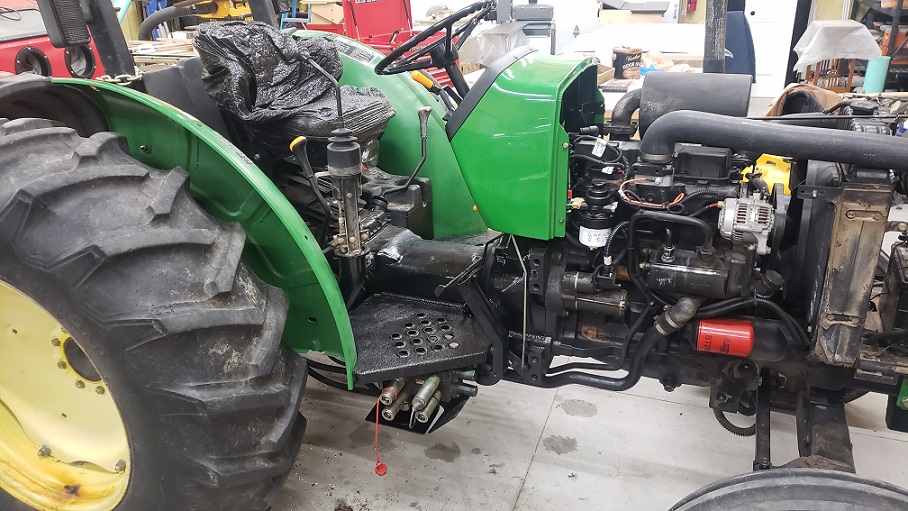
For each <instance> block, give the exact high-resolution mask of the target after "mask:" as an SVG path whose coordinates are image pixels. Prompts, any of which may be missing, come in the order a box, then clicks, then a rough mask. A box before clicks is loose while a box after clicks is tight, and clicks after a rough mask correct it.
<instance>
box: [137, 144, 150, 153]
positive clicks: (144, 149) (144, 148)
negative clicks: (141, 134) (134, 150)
mask: <svg viewBox="0 0 908 511" xmlns="http://www.w3.org/2000/svg"><path fill="white" fill-rule="evenodd" d="M139 151H142V152H143V153H145V154H148V153H150V152H151V146H150V145H148V144H142V145H140V146H139Z"/></svg>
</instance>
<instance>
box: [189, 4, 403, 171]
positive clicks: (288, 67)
mask: <svg viewBox="0 0 908 511" xmlns="http://www.w3.org/2000/svg"><path fill="white" fill-rule="evenodd" d="M195 47H196V48H197V49H198V51H199V55H200V57H201V60H202V64H203V65H204V66H205V71H206V73H207V75H206V76H205V77H204V78H203V80H204V81H205V85H206V90H207V91H208V94H209V95H210V96H211V97H212V98H214V99H215V101H217V103H218V106H219V107H220V108H221V109H222V110H226V111H228V112H230V114H232V115H233V116H235V117H236V118H238V119H239V120H240V122H241V124H242V125H243V127H244V128H246V129H247V130H248V131H249V132H250V134H251V135H252V136H253V138H255V139H256V142H258V143H260V144H262V145H264V146H266V147H267V148H268V149H271V150H272V151H273V152H276V153H278V154H283V153H288V152H289V149H288V145H289V143H290V142H291V141H292V140H293V139H294V138H296V137H298V136H299V135H306V136H310V137H327V136H328V135H329V134H330V133H331V130H332V129H334V128H336V127H337V106H336V101H335V98H334V94H335V92H334V86H333V85H332V84H331V82H330V81H329V80H328V79H327V78H325V77H324V76H322V75H321V74H320V73H319V72H318V71H316V70H315V68H314V67H313V66H312V65H311V64H309V63H308V62H306V59H307V58H310V57H311V58H312V60H314V61H315V62H317V63H318V64H319V65H320V66H321V67H322V68H323V69H325V70H326V71H328V72H329V73H331V74H332V75H333V76H334V77H335V78H340V76H341V72H342V71H343V65H342V64H341V61H340V57H339V55H338V53H337V49H336V48H335V46H334V42H333V41H332V40H331V39H330V38H329V37H327V36H325V37H313V38H307V39H301V38H296V37H292V36H290V35H287V34H284V33H281V32H280V31H279V30H277V29H276V28H274V27H272V26H270V25H266V24H264V23H259V22H251V23H250V22H245V21H227V22H212V23H206V24H203V25H202V26H200V27H199V29H198V31H197V32H196V37H195ZM341 100H342V107H343V109H344V118H345V122H346V125H347V127H348V128H350V129H351V130H353V132H354V133H355V134H356V136H357V138H359V139H360V140H365V139H366V138H369V137H371V136H375V135H378V134H380V133H381V132H383V131H384V127H385V124H386V123H387V122H388V119H390V118H391V117H393V116H394V108H393V107H392V106H391V104H390V102H388V100H387V98H385V96H384V95H383V94H382V93H381V91H379V90H378V89H374V88H369V87H367V88H358V87H352V86H349V85H344V86H343V87H341Z"/></svg>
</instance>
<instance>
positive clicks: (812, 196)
mask: <svg viewBox="0 0 908 511" xmlns="http://www.w3.org/2000/svg"><path fill="white" fill-rule="evenodd" d="M810 198H812V199H816V198H817V191H816V190H814V191H812V192H810Z"/></svg>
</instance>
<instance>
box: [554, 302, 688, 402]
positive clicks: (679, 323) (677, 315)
mask: <svg viewBox="0 0 908 511" xmlns="http://www.w3.org/2000/svg"><path fill="white" fill-rule="evenodd" d="M699 307H700V302H699V301H698V300H696V299H694V298H690V297H687V296H685V297H682V298H681V299H679V300H678V303H676V304H674V305H672V306H671V307H669V308H668V309H667V310H666V311H665V312H663V313H662V314H661V315H660V316H659V317H658V318H657V319H656V323H655V324H654V325H653V326H651V327H650V328H649V329H647V331H646V332H645V333H644V334H643V337H642V338H641V339H640V342H638V343H637V347H636V348H635V349H634V351H633V354H632V355H631V357H630V359H631V362H630V366H629V367H628V369H627V375H625V376H624V377H622V378H609V377H607V376H599V375H596V374H590V373H583V372H579V371H568V372H564V373H560V374H556V375H553V376H545V377H543V378H542V381H541V385H540V386H541V387H547V388H552V387H561V386H563V385H571V384H577V385H586V386H588V387H595V388H599V389H605V390H616V391H620V390H627V389H629V388H631V387H633V386H634V385H636V384H637V382H639V381H640V377H641V376H643V365H644V362H645V361H646V356H647V355H648V354H649V352H650V351H652V349H653V348H654V347H655V346H656V344H657V343H658V342H659V341H661V340H662V339H665V338H666V337H668V336H669V335H671V334H672V333H674V332H677V331H678V330H681V329H682V328H684V326H685V325H687V324H688V323H689V322H690V321H691V320H692V319H693V318H694V316H696V315H697V309H698V308H699Z"/></svg>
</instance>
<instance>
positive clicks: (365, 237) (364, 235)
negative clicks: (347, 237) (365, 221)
mask: <svg viewBox="0 0 908 511" xmlns="http://www.w3.org/2000/svg"><path fill="white" fill-rule="evenodd" d="M359 237H360V239H361V240H363V241H369V233H368V232H363V233H362V234H360V235H359Z"/></svg>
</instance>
